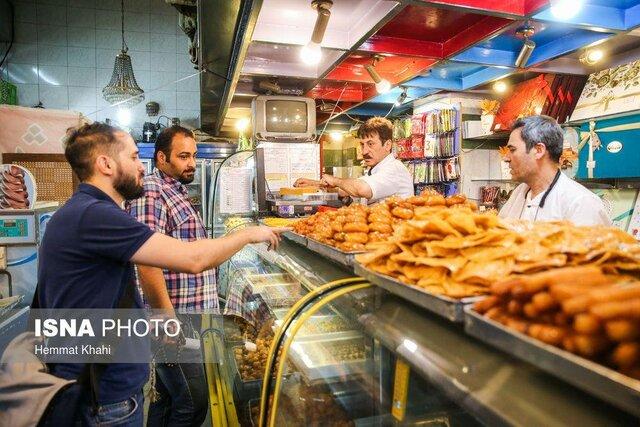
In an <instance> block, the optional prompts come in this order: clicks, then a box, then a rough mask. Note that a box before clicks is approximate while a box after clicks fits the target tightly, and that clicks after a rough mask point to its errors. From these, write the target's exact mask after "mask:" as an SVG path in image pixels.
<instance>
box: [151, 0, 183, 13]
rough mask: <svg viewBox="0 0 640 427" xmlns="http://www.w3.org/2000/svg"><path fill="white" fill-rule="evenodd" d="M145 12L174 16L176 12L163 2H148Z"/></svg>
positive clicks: (162, 0)
mask: <svg viewBox="0 0 640 427" xmlns="http://www.w3.org/2000/svg"><path fill="white" fill-rule="evenodd" d="M147 11H148V12H149V13H154V14H160V15H176V10H175V9H174V8H173V7H172V6H170V5H168V4H167V3H166V2H165V1H164V0H150V1H149V7H148V9H147Z"/></svg>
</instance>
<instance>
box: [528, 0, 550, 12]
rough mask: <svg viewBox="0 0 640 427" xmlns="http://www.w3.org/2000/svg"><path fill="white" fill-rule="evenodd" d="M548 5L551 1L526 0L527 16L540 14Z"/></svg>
mask: <svg viewBox="0 0 640 427" xmlns="http://www.w3.org/2000/svg"><path fill="white" fill-rule="evenodd" d="M548 4H549V0H525V6H524V12H525V15H533V14H534V13H536V12H539V11H540V9H542V8H544V7H546V6H547V5H548Z"/></svg>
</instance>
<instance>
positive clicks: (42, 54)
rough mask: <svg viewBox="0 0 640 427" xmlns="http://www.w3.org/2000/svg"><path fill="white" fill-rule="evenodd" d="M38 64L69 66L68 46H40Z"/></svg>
mask: <svg viewBox="0 0 640 427" xmlns="http://www.w3.org/2000/svg"><path fill="white" fill-rule="evenodd" d="M38 65H61V66H65V67H66V66H67V48H66V47H61V46H40V47H39V48H38Z"/></svg>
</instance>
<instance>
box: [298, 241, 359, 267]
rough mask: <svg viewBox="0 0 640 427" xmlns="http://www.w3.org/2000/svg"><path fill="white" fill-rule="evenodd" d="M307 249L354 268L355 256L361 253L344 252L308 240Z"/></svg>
mask: <svg viewBox="0 0 640 427" xmlns="http://www.w3.org/2000/svg"><path fill="white" fill-rule="evenodd" d="M307 248H309V249H310V250H312V251H313V252H315V253H317V254H320V255H322V256H324V257H325V258H328V259H330V260H333V261H335V262H337V263H338V264H342V265H344V266H345V267H353V265H354V264H355V256H356V255H357V254H359V253H362V251H361V252H343V251H341V250H339V249H336V248H334V247H333V246H329V245H325V244H324V243H320V242H318V241H317V240H313V239H307Z"/></svg>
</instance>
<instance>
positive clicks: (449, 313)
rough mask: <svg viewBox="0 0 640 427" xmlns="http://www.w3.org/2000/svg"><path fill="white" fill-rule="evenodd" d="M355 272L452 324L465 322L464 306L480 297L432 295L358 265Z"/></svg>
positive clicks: (417, 287)
mask: <svg viewBox="0 0 640 427" xmlns="http://www.w3.org/2000/svg"><path fill="white" fill-rule="evenodd" d="M354 272H355V274H356V275H358V276H360V277H363V278H364V279H367V280H368V281H370V282H371V283H374V284H376V285H378V286H380V287H381V288H383V289H385V290H387V291H389V292H391V293H392V294H395V295H397V296H399V297H401V298H403V299H405V300H407V301H410V302H412V303H413V304H416V305H419V306H420V307H422V308H424V309H427V310H429V311H431V312H433V313H435V314H437V315H439V316H442V317H444V318H445V319H448V320H450V321H452V322H462V321H463V320H464V312H463V308H464V306H465V305H466V304H471V303H472V302H474V301H476V300H477V299H478V297H467V298H452V297H448V296H446V295H441V294H440V295H439V294H435V293H431V292H428V291H425V290H424V289H423V288H421V287H419V286H416V285H411V284H407V283H403V282H401V281H400V280H398V279H396V278H394V277H391V276H387V275H385V274H380V273H378V272H375V271H373V270H369V269H368V268H366V267H364V266H362V265H361V264H358V263H356V264H355V266H354Z"/></svg>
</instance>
